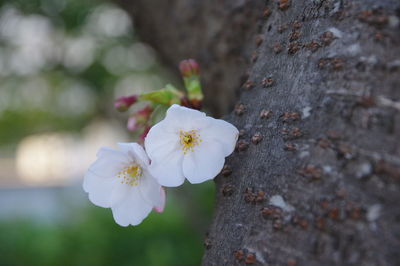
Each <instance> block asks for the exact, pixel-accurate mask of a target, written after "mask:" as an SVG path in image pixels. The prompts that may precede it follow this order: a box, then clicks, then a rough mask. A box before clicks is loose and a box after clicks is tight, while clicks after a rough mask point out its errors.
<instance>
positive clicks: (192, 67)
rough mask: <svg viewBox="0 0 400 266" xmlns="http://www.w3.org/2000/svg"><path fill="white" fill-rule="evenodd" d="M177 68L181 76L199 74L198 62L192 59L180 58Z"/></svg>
mask: <svg viewBox="0 0 400 266" xmlns="http://www.w3.org/2000/svg"><path fill="white" fill-rule="evenodd" d="M179 69H180V71H181V74H182V76H184V77H190V76H193V75H199V74H200V67H199V64H198V63H197V62H196V60H194V59H187V60H182V61H181V62H180V63H179Z"/></svg>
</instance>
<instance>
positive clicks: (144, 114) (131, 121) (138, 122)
mask: <svg viewBox="0 0 400 266" xmlns="http://www.w3.org/2000/svg"><path fill="white" fill-rule="evenodd" d="M152 113H153V108H151V107H150V106H149V105H147V106H145V107H144V108H142V109H140V110H138V111H136V112H135V113H134V114H133V115H131V116H130V117H129V118H128V123H127V125H126V127H127V128H128V130H129V131H135V130H138V129H139V128H141V127H144V126H146V125H147V124H148V122H149V119H150V116H151V114H152Z"/></svg>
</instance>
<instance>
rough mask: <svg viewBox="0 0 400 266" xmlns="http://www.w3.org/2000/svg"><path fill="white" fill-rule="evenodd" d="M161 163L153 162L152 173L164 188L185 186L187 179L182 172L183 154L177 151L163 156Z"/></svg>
mask: <svg viewBox="0 0 400 266" xmlns="http://www.w3.org/2000/svg"><path fill="white" fill-rule="evenodd" d="M162 158H163V159H161V160H160V161H152V163H151V165H150V168H149V170H150V173H151V174H152V176H154V177H155V178H156V179H157V181H158V183H159V184H160V185H162V186H164V187H177V186H180V185H182V184H183V182H184V181H185V177H184V175H183V171H182V161H183V152H182V151H181V150H175V151H173V152H171V153H169V154H163V156H162Z"/></svg>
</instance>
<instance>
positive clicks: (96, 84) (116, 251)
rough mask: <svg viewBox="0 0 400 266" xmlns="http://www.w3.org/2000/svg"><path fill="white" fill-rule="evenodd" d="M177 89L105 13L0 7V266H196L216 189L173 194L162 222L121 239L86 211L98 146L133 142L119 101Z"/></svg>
mask: <svg viewBox="0 0 400 266" xmlns="http://www.w3.org/2000/svg"><path fill="white" fill-rule="evenodd" d="M166 83H172V84H175V85H178V86H179V80H178V81H177V79H176V77H174V76H173V75H171V74H170V73H169V72H168V71H167V70H166V69H164V68H163V66H162V65H161V64H160V63H159V62H158V60H157V57H156V54H155V53H154V51H153V50H152V49H151V47H149V46H147V45H146V44H144V43H142V42H140V39H138V37H137V35H136V34H135V26H134V24H133V22H132V20H131V18H130V17H129V16H128V14H127V13H126V12H125V11H124V10H122V9H120V8H119V7H118V6H116V5H114V4H113V3H111V2H108V1H94V0H84V1H82V0H29V1H27V0H5V1H0V265H199V264H200V261H201V256H202V253H203V244H202V243H203V239H204V235H205V232H206V229H207V226H208V224H209V222H210V219H211V213H212V207H213V202H214V185H213V183H212V182H207V183H203V184H201V185H196V186H187V185H185V186H183V187H181V188H179V189H168V191H167V194H168V197H167V207H166V210H165V212H164V213H163V214H157V213H152V214H151V215H150V216H149V217H148V218H147V219H145V221H144V222H143V223H142V224H141V225H139V226H137V227H127V228H123V227H119V226H118V225H117V224H115V222H114V220H113V218H112V214H111V211H110V210H109V209H102V208H99V207H96V206H94V205H92V204H90V202H89V200H88V199H87V195H86V194H85V193H84V192H83V190H82V188H81V184H82V178H83V175H84V171H85V170H86V169H87V167H88V166H89V165H90V163H91V162H93V161H94V159H95V153H96V151H97V149H99V148H100V147H101V146H112V147H115V143H116V142H118V141H120V142H121V141H134V140H135V138H136V136H137V135H138V133H135V132H128V131H127V129H126V127H125V125H126V121H127V118H128V116H129V113H123V114H120V113H117V112H116V111H115V110H114V109H113V101H114V99H115V98H117V97H119V96H126V95H130V94H134V93H139V92H143V91H149V90H153V89H160V88H162V87H163V85H165V84H166Z"/></svg>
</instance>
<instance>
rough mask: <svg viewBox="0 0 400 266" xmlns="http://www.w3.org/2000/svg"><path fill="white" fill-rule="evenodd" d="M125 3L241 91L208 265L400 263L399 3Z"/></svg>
mask: <svg viewBox="0 0 400 266" xmlns="http://www.w3.org/2000/svg"><path fill="white" fill-rule="evenodd" d="M121 2H122V3H121V4H122V5H123V6H124V7H125V8H126V9H127V10H128V11H130V12H131V13H132V14H133V16H134V18H135V22H136V25H137V27H138V29H139V30H140V31H141V33H142V38H143V39H144V40H145V41H148V42H149V43H150V44H152V45H153V46H154V47H155V48H156V49H157V50H158V51H159V52H160V54H161V56H162V57H163V58H164V59H165V61H166V62H167V63H168V64H170V65H171V66H174V67H175V66H176V65H177V63H178V62H179V60H180V59H183V58H187V57H192V58H196V59H198V60H199V61H200V63H201V65H202V72H203V76H204V84H205V86H206V89H207V90H206V94H207V97H208V102H207V104H208V106H211V107H212V109H213V110H214V112H215V113H218V114H220V113H224V112H226V111H227V110H229V108H233V103H234V102H235V100H236V99H238V100H237V102H236V105H235V107H234V108H233V109H234V110H233V112H232V113H231V114H230V115H228V116H227V120H229V121H230V122H232V123H233V124H235V125H236V126H237V127H238V128H239V129H241V136H240V139H239V142H238V146H237V150H236V152H235V153H234V154H233V155H232V156H230V158H228V159H227V165H226V167H225V168H224V170H223V171H222V173H221V174H220V175H219V176H218V177H217V178H216V185H217V203H216V210H215V215H214V220H213V222H212V225H211V226H210V230H209V233H208V236H207V237H206V239H205V247H206V249H205V255H204V258H203V265H218V266H219V265H243V264H245V263H246V264H254V265H400V255H399V251H400V208H399V202H400V141H399V140H400V88H399V83H400V26H399V19H400V18H399V16H400V2H399V1H396V0H381V1H374V0H358V1H357V0H354V1H345V0H343V1H340V0H314V1H311V0H310V1H294V0H275V1H257V0H248V1H246V0H219V1H215V0H214V1H211V0H203V1H202V0H171V1H156V0H134V1H130V2H128V1H126V2H123V1H121ZM237 96H239V97H238V98H237Z"/></svg>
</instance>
